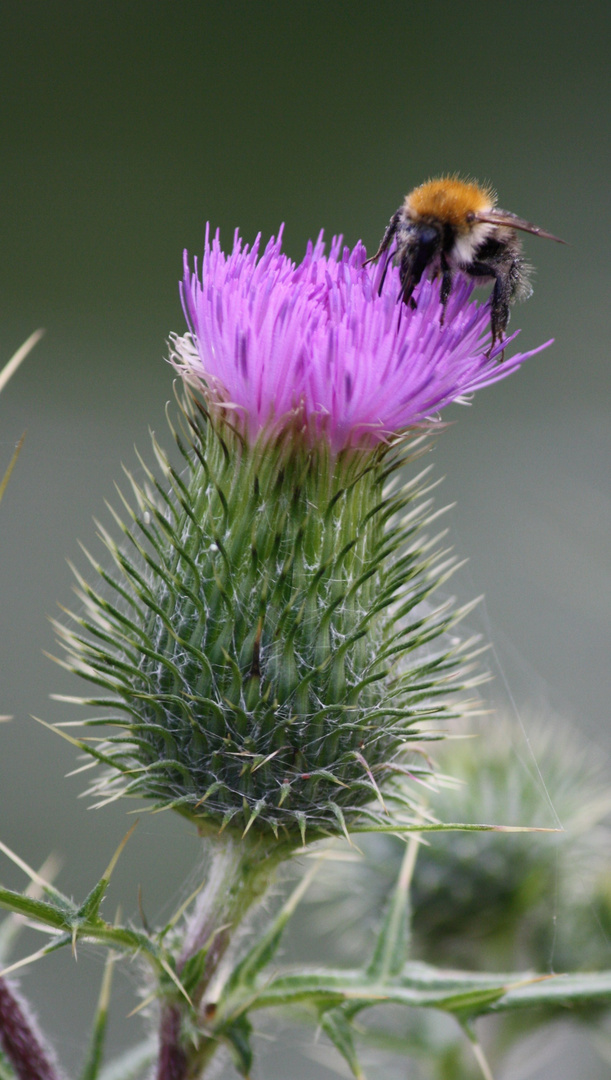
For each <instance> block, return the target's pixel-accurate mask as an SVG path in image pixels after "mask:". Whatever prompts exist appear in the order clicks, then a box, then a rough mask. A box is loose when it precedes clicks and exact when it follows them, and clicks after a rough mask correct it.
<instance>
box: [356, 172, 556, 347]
mask: <svg viewBox="0 0 611 1080" xmlns="http://www.w3.org/2000/svg"><path fill="white" fill-rule="evenodd" d="M495 204H496V196H495V194H494V192H493V191H492V190H491V188H489V187H481V186H480V185H479V184H477V183H475V182H474V181H465V180H459V179H458V178H457V177H454V176H452V177H451V176H446V177H442V178H441V179H439V180H428V181H427V182H426V184H421V185H420V187H417V188H414V190H413V191H411V192H410V194H409V195H407V196H406V198H405V202H404V203H403V206H400V207H399V209H398V210H397V212H396V213H395V214H393V216H392V217H391V219H390V222H389V224H388V226H387V228H386V232H385V233H384V236H383V237H382V241H381V243H380V246H379V248H378V250H377V251H376V253H375V255H373V256H372V257H371V258H370V259H367V262H366V263H365V264H364V265H365V266H367V264H368V263H372V262H376V260H377V259H379V258H380V256H381V255H385V254H386V252H388V251H389V249H390V251H389V254H388V256H387V259H386V265H385V267H384V271H383V274H382V278H381V281H380V290H379V291H380V292H381V291H382V286H383V284H384V278H385V277H386V271H387V270H388V267H389V264H390V263H391V261H392V260H393V259H395V260H396V263H397V265H398V267H399V280H400V282H401V288H400V291H399V295H398V297H397V301H402V302H403V303H404V304H409V305H410V306H411V307H416V301H415V299H414V296H413V293H414V289H415V288H416V285H418V283H419V282H420V280H421V278H422V277H423V275H424V274H427V275H428V276H429V277H431V278H435V277H437V276H438V275H439V274H441V293H440V300H441V304H442V315H441V321H442V323H443V318H444V314H445V306H446V304H447V302H448V299H449V296H450V293H451V291H452V284H453V281H454V278H455V276H456V274H457V273H461V274H464V275H465V276H466V277H470V278H475V279H476V281H477V284H486V283H489V282H494V285H493V289H492V297H491V303H490V329H491V331H492V342H491V345H490V350H489V354H488V355H490V353H491V352H492V350H493V348H494V345H495V343H496V342H497V341H501V340H502V338H503V336H504V334H505V328H506V326H507V323H508V321H509V307H510V305H511V304H513V302H514V301H515V300H523V299H526V298H527V297H528V296H530V294H531V292H532V289H531V287H530V283H529V271H530V267H529V266H528V265H527V263H525V261H524V257H523V255H522V244H521V240H520V237H519V236H518V233H517V230H521V231H522V232H528V233H533V235H534V236H543V237H545V238H546V239H547V240H556V241H557V242H558V243H560V244H563V243H564V240H560V238H559V237H558V236H553V235H552V233H549V232H545V231H544V230H543V229H540V228H538V226H537V225H533V224H531V222H530V221H523V220H522V218H519V217H518V216H517V215H516V214H512V213H510V212H509V211H508V210H501V209H499V207H497V206H496V205H495ZM501 359H502V355H501Z"/></svg>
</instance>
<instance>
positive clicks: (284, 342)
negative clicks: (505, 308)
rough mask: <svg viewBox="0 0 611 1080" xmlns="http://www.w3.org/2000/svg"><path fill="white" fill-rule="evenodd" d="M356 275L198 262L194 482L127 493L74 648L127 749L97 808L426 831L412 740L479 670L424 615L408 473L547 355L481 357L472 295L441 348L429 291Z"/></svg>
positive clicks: (327, 262)
mask: <svg viewBox="0 0 611 1080" xmlns="http://www.w3.org/2000/svg"><path fill="white" fill-rule="evenodd" d="M365 258H366V252H365V250H364V248H363V246H362V245H361V244H357V246H356V247H355V248H354V250H352V251H350V250H348V249H347V248H342V245H341V240H340V239H336V240H334V241H333V243H332V245H331V250H330V253H329V255H326V254H325V250H324V245H323V241H322V237H319V239H318V241H317V242H316V244H314V245H309V247H308V250H307V252H306V256H305V258H304V260H303V262H302V263H301V264H299V265H298V266H296V265H295V264H294V263H292V262H291V261H290V259H288V257H287V256H286V255H283V254H282V252H281V250H280V238H279V239H278V240H274V239H272V240H270V242H269V243H268V245H267V247H266V248H265V251H264V253H263V254H262V255H261V256H259V241H258V240H257V241H256V243H255V245H254V247H253V248H252V249H250V250H249V249H248V247H243V246H242V242H241V240H240V238H239V236H238V235H237V234H236V237H235V241H234V248H233V252H232V253H231V255H229V256H226V255H225V254H224V253H223V251H222V250H221V247H220V242H219V238H218V234H217V236H216V237H215V239H214V240H213V242H212V244H210V243H209V239H208V237H207V239H206V249H205V253H204V259H203V263H202V270H201V276H200V275H199V274H198V272H197V269H196V271H195V272H194V273H193V274H192V273H191V272H190V270H189V266H188V262H187V261H186V260H185V276H184V280H183V284H182V297H183V304H184V308H185V312H186V315H187V319H188V322H189V324H190V334H188V335H187V336H186V337H182V338H179V337H174V338H173V339H172V353H171V362H172V363H173V364H174V366H175V368H176V369H177V370H178V371H179V373H180V374H181V375H182V376H183V379H184V384H185V385H184V392H181V393H179V404H180V407H181V412H182V421H181V423H182V429H183V433H182V434H180V433H178V434H176V433H175V434H176V438H177V442H178V446H179V449H180V451H181V453H182V455H183V457H184V460H185V462H186V472H185V473H184V474H183V475H181V474H179V473H178V472H177V471H176V470H175V469H174V468H173V466H172V465H171V464H170V462H169V460H168V458H167V457H166V456H165V454H164V453H163V452H162V450H161V449H160V447H159V446H158V444H157V443H156V442H155V443H154V446H155V452H156V456H157V461H158V463H159V466H160V469H161V473H162V480H159V479H158V478H157V477H156V476H155V475H154V474H153V473H152V472H150V471H149V472H147V482H146V483H145V484H144V485H139V484H137V483H136V481H135V480H134V479H133V478H131V477H130V480H131V485H132V490H133V495H134V497H135V503H136V506H135V508H133V509H132V507H131V505H130V504H129V503H128V502H127V500H124V502H125V505H126V508H127V511H128V513H129V515H130V517H131V525H130V527H129V528H128V527H127V526H125V525H123V523H122V522H121V521H120V519H119V518H117V521H118V523H119V525H120V526H121V528H122V529H123V531H124V533H125V536H126V538H127V544H126V545H125V546H124V547H123V548H122V547H120V546H119V545H117V544H116V543H115V541H114V540H113V539H112V537H111V536H110V535H108V534H107V533H106V532H105V531H104V530H102V538H103V540H104V542H105V544H106V546H107V548H108V549H109V551H110V552H111V554H112V556H113V558H114V560H115V563H116V566H117V568H118V571H119V573H118V574H117V575H116V576H115V577H113V576H111V575H109V574H108V573H107V572H106V571H105V570H104V569H102V568H101V567H100V566H97V564H95V563H94V566H96V569H97V570H98V571H99V573H100V574H101V576H102V578H103V579H104V581H105V582H106V585H105V587H104V589H103V590H102V591H99V592H98V591H95V590H94V589H92V588H91V586H89V585H88V584H87V583H86V582H85V581H84V580H83V579H80V585H81V588H80V594H81V597H82V599H83V601H84V603H85V614H84V615H82V616H75V618H76V621H77V622H78V623H79V624H80V625H81V627H82V628H83V629H84V631H85V633H84V634H83V633H81V632H80V631H78V630H77V631H74V630H72V629H70V628H65V627H59V632H60V635H61V637H62V641H63V644H64V646H65V648H66V650H67V652H68V661H67V663H68V666H69V667H71V668H72V669H73V670H75V671H77V672H78V673H79V674H81V675H83V676H85V678H88V679H90V680H92V681H93V682H96V683H98V684H100V685H101V686H102V687H103V688H104V690H105V691H110V695H111V696H110V697H108V696H103V697H101V698H89V699H85V700H86V701H87V703H95V704H97V705H103V706H108V707H110V709H111V710H112V712H111V715H110V716H109V717H106V718H105V719H104V718H102V719H96V720H93V721H89V723H93V724H101V723H104V722H105V723H110V724H111V725H114V726H115V727H116V729H117V734H115V735H113V736H111V737H110V738H109V739H108V741H107V742H106V743H102V744H101V745H100V744H99V743H93V745H90V744H89V743H86V742H82V743H80V744H79V745H81V746H82V748H83V749H84V750H87V752H88V753H89V754H91V755H93V756H94V757H95V758H97V759H98V760H99V761H101V762H103V763H105V764H106V765H108V766H110V769H109V770H108V771H106V772H105V773H104V774H103V775H101V776H98V777H97V779H96V781H95V782H94V784H93V786H92V790H93V791H94V792H95V793H96V795H98V796H100V797H101V799H102V800H103V799H105V798H114V797H117V796H118V795H120V794H126V795H143V796H146V797H149V798H153V799H154V800H155V803H156V805H158V806H172V807H174V808H176V809H177V810H179V811H180V812H181V813H183V814H185V815H187V816H188V817H189V818H191V819H195V820H196V821H197V823H198V825H199V826H200V828H202V829H207V828H213V829H215V830H218V828H219V827H228V828H229V829H230V831H233V830H235V829H239V831H240V832H242V831H249V830H252V834H258V835H259V836H265V837H266V838H267V839H268V840H270V841H271V842H273V837H280V836H282V837H284V838H285V839H287V841H288V842H289V843H290V844H294V843H299V842H300V841H301V840H302V839H304V838H306V836H307V838H309V839H310V838H315V837H317V836H321V835H327V834H334V833H337V832H339V831H344V832H345V831H346V830H349V829H356V828H366V827H367V828H384V829H387V828H389V827H390V823H391V819H389V817H388V816H387V815H388V810H389V807H391V806H392V807H393V809H394V810H395V811H396V813H395V816H393V818H392V827H393V828H394V829H396V828H398V827H400V823H401V820H403V821H407V822H409V821H412V822H413V820H414V816H413V808H414V802H415V801H417V800H414V799H412V798H411V797H410V796H409V795H406V793H405V784H404V783H402V784H399V783H396V780H397V778H400V777H401V776H403V775H404V774H405V773H406V772H407V773H408V774H409V775H410V776H411V777H412V778H415V779H416V780H418V778H419V777H421V775H422V774H423V773H427V772H428V771H429V766H428V765H427V764H426V758H424V757H422V756H418V755H419V754H421V751H419V744H420V743H421V742H422V741H423V739H426V738H433V737H437V736H435V735H434V734H433V733H431V732H430V731H429V732H428V733H427V731H423V729H422V727H421V724H422V722H424V721H427V722H428V721H431V720H439V719H443V718H448V717H449V716H452V715H454V714H453V712H452V709H451V708H450V705H449V702H448V701H447V700H446V698H447V694H448V692H449V691H451V690H456V689H458V687H459V686H460V685H461V684H464V682H465V671H464V670H463V669H462V668H461V663H462V661H461V658H460V648H459V647H458V646H457V643H456V641H455V640H453V641H450V639H449V638H448V637H447V636H444V634H445V632H446V631H448V629H449V628H450V626H451V625H452V624H453V623H454V622H455V621H456V620H457V618H458V617H459V616H460V613H457V612H453V611H452V609H451V607H450V606H448V605H446V606H438V607H437V608H435V607H433V606H431V605H430V604H429V603H428V598H429V596H430V594H431V592H432V591H433V589H434V588H435V586H436V585H437V584H438V582H439V581H440V580H441V579H442V578H443V577H444V576H445V575H447V573H448V570H449V567H450V561H448V560H447V558H445V557H444V560H443V561H442V559H441V556H440V554H439V553H436V552H435V545H434V541H431V540H430V539H429V538H427V537H426V536H425V534H424V532H423V528H424V526H425V524H426V523H427V520H430V517H427V515H428V513H429V509H430V503H427V502H420V503H418V502H415V500H417V497H418V496H419V495H421V494H422V484H421V483H420V481H419V480H418V479H417V480H412V481H411V482H408V483H405V484H402V483H401V482H400V481H399V478H398V476H397V470H398V468H399V467H400V466H401V465H402V464H403V463H404V462H405V461H406V460H407V459H409V458H410V456H413V455H414V453H415V451H416V448H417V446H418V442H419V441H420V442H421V441H422V437H423V436H422V429H423V427H424V429H425V430H428V429H430V428H434V427H435V424H436V422H437V421H436V418H435V417H436V413H437V411H438V410H439V409H440V408H441V407H442V406H444V405H446V404H448V403H449V402H451V401H460V400H464V397H465V395H468V394H470V393H472V392H473V391H474V390H476V389H477V388H479V387H482V386H486V385H488V384H489V383H492V382H495V381H497V380H499V379H501V378H504V377H505V376H507V375H508V374H510V373H511V372H512V371H515V370H516V369H517V367H518V366H519V365H520V364H521V362H522V361H523V360H524V359H525V357H526V356H529V355H532V353H526V354H522V355H521V356H520V355H518V356H515V357H513V359H510V360H507V361H506V362H505V363H504V364H502V365H498V364H496V363H495V360H494V356H495V353H494V351H493V353H492V355H491V356H490V357H488V355H487V353H486V350H487V347H488V344H489V336H490V335H489V310H488V306H487V305H484V306H483V307H482V306H480V305H476V304H473V303H470V302H469V297H470V292H471V287H470V285H468V284H467V283H466V282H464V283H458V284H457V286H456V287H455V289H454V290H453V292H452V296H451V297H450V300H449V302H448V304H447V307H446V310H445V320H444V321H443V325H442V320H441V318H440V315H441V306H440V303H439V287H438V284H437V283H431V282H428V281H425V282H423V283H422V285H421V287H420V289H419V292H418V294H417V306H416V307H415V308H413V309H411V308H407V307H400V308H398V307H397V304H396V302H395V301H396V296H397V292H398V280H397V274H396V271H394V270H391V271H390V272H389V274H388V276H387V280H386V283H385V286H384V288H383V289H382V292H381V295H378V281H379V277H377V276H376V275H375V274H372V273H371V272H370V271H369V270H366V269H364V268H363V262H364V261H365ZM504 344H505V346H506V345H507V342H505V343H504ZM535 351H537V350H535ZM393 483H394V488H393ZM412 504H413V505H412ZM108 588H110V590H111V592H110V593H109V592H108ZM425 602H426V603H425ZM435 639H439V643H438V646H437V648H436V649H435V648H433V646H432V642H433V641H434V640H435ZM410 747H411V748H412V751H413V752H412V753H410V752H409V751H410ZM401 815H403V817H401Z"/></svg>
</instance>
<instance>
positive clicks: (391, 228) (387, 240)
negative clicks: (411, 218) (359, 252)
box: [363, 210, 401, 296]
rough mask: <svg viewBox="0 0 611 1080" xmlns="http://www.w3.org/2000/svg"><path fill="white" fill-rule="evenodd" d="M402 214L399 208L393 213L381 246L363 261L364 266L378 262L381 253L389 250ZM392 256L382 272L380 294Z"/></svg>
mask: <svg viewBox="0 0 611 1080" xmlns="http://www.w3.org/2000/svg"><path fill="white" fill-rule="evenodd" d="M400 216H401V212H400V211H399V210H397V211H396V212H395V213H394V214H393V216H392V217H391V219H390V221H389V223H388V225H387V226H386V230H385V232H384V236H383V237H382V239H381V241H380V246H379V248H378V250H377V251H376V253H375V255H372V256H371V258H369V259H366V260H365V262H364V263H363V266H369V264H370V263H373V262H376V261H377V259H379V258H380V255H383V254H384V252H385V251H387V250H388V248H389V247H390V245H391V243H392V241H393V239H394V236H395V233H396V231H397V226H398V224H399V218H400ZM392 257H393V256H392V255H389V256H388V259H387V260H386V266H385V267H384V272H383V273H382V278H381V280H380V284H379V286H378V296H379V295H380V293H381V292H382V286H383V284H384V279H385V278H386V272H387V270H388V266H389V263H390V261H391V259H392Z"/></svg>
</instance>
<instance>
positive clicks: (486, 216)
mask: <svg viewBox="0 0 611 1080" xmlns="http://www.w3.org/2000/svg"><path fill="white" fill-rule="evenodd" d="M475 219H476V221H487V222H489V223H490V224H491V225H507V226H509V228H510V229H521V230H522V232H527V233H532V234H533V236H542V237H543V239H544V240H555V241H556V243H557V244H566V240H561V239H560V237H559V236H554V234H553V233H550V232H546V231H545V229H540V228H539V226H538V225H533V223H532V221H524V220H523V218H519V217H518V216H517V214H512V213H511V212H510V211H509V210H484V211H482V212H481V213H476V214H475Z"/></svg>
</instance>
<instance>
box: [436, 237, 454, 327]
mask: <svg viewBox="0 0 611 1080" xmlns="http://www.w3.org/2000/svg"><path fill="white" fill-rule="evenodd" d="M452 282H453V275H452V271H451V269H450V267H449V265H448V260H447V259H446V257H445V255H444V254H443V252H442V255H441V291H440V293H439V299H440V301H441V318H440V320H439V325H440V326H443V324H444V322H445V318H446V304H447V302H448V300H449V299H450V293H451V292H452Z"/></svg>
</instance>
